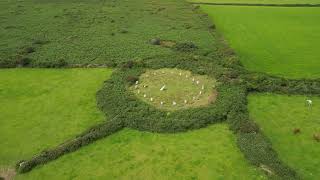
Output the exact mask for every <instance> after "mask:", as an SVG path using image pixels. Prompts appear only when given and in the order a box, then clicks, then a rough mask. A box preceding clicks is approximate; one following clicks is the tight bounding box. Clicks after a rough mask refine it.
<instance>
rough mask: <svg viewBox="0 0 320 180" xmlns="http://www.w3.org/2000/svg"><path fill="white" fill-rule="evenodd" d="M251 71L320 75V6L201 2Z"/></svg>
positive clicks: (273, 73) (292, 75)
mask: <svg viewBox="0 0 320 180" xmlns="http://www.w3.org/2000/svg"><path fill="white" fill-rule="evenodd" d="M201 8H202V9H203V11H204V12H206V13H208V14H209V16H210V17H211V18H212V20H213V22H214V23H215V24H216V26H217V29H218V31H219V32H220V33H222V34H223V36H224V37H225V38H226V40H227V42H228V43H229V44H230V46H231V47H232V48H233V49H234V50H235V52H236V53H237V55H238V57H239V58H240V61H241V63H242V64H243V65H244V66H245V67H246V68H247V69H248V70H251V71H259V72H265V73H268V74H272V75H277V76H282V77H286V78H291V79H301V78H319V77H320V71H319V69H320V61H319V58H320V52H319V51H318V45H319V43H318V42H319V39H320V34H319V33H317V32H318V31H320V24H319V23H317V22H318V20H319V19H320V11H319V8H300V7H299V8H296V7H294V8H293V7H290V8H286V7H243V6H241V7H240V6H211V5H201Z"/></svg>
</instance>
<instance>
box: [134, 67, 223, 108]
mask: <svg viewBox="0 0 320 180" xmlns="http://www.w3.org/2000/svg"><path fill="white" fill-rule="evenodd" d="M197 82H198V84H197ZM216 84H217V82H216V80H215V79H211V78H209V77H208V76H204V75H202V76H201V75H197V74H191V72H190V71H186V70H179V69H168V68H163V69H157V70H148V71H146V72H145V73H143V74H142V75H141V76H140V77H139V83H138V84H137V85H136V84H135V85H132V86H131V87H130V89H131V90H132V91H133V92H134V93H135V95H136V96H137V97H138V98H139V99H141V100H142V101H144V102H146V103H148V104H151V105H153V106H155V107H157V108H159V109H165V110H178V109H186V108H191V107H199V106H205V105H208V104H209V103H213V102H214V101H215V99H216V95H217V92H216V91H215V88H214V87H215V86H216ZM163 86H165V89H163V90H162V91H161V90H160V89H161V88H162V87H163ZM202 88H203V89H202ZM200 92H201V94H200ZM145 95H146V97H144V96H145ZM151 98H152V99H151ZM185 101H186V102H185ZM161 102H163V104H162V105H161ZM173 102H176V105H173Z"/></svg>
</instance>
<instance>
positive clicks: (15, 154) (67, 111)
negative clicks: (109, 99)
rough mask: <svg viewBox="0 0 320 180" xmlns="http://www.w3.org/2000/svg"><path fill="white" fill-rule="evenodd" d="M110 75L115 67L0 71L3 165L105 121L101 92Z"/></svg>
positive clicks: (1, 154)
mask: <svg viewBox="0 0 320 180" xmlns="http://www.w3.org/2000/svg"><path fill="white" fill-rule="evenodd" d="M110 74H111V70H109V69H51V70H49V69H2V70H0V99H1V101H0V112H1V113H0V124H1V126H0V134H1V135H0V142H1V148H0V167H4V166H10V167H12V166H14V165H15V163H16V162H17V161H19V160H21V159H25V158H29V157H31V156H33V155H34V154H36V153H39V152H40V151H42V150H43V149H46V148H49V147H52V146H55V145H57V144H60V143H62V142H63V141H65V140H66V139H70V138H73V137H74V136H75V135H77V134H79V133H81V132H82V131H84V130H86V129H87V128H88V127H90V126H93V125H95V124H97V123H99V122H101V121H103V120H104V115H103V114H102V113H101V112H100V111H99V110H98V108H97V106H96V98H95V96H96V91H97V90H99V88H100V87H101V85H102V83H103V81H104V80H106V79H108V77H109V76H110Z"/></svg>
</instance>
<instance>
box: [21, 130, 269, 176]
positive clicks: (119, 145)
mask: <svg viewBox="0 0 320 180" xmlns="http://www.w3.org/2000/svg"><path fill="white" fill-rule="evenodd" d="M239 176H240V177H241V178H242V179H265V176H264V175H263V174H262V173H261V171H259V170H257V169H256V168H254V167H252V166H251V165H249V164H248V162H247V161H246V160H245V159H244V156H243V154H242V153H241V152H240V151H239V149H238V148H237V145H236V143H235V136H234V135H233V134H232V132H231V131H229V130H228V126H227V125H226V124H219V125H213V126H210V127H208V128H204V129H200V130H195V131H190V132H187V133H179V134H155V133H148V132H139V131H135V130H130V129H124V130H122V131H120V132H118V133H116V134H114V135H112V136H110V137H108V138H105V139H103V140H100V141H97V142H95V143H94V144H91V145H89V146H86V147H84V148H82V149H80V150H79V151H77V152H75V153H72V154H68V155H66V156H63V157H61V158H60V159H58V160H56V161H53V162H51V163H49V164H47V165H45V166H42V167H38V168H36V169H34V170H33V171H31V172H30V173H27V174H22V175H19V176H18V178H17V179H159V180H160V179H197V178H198V179H237V178H238V177H239Z"/></svg>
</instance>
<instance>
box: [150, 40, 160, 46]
mask: <svg viewBox="0 0 320 180" xmlns="http://www.w3.org/2000/svg"><path fill="white" fill-rule="evenodd" d="M160 43H161V41H160V39H159V38H154V39H151V40H150V44H152V45H160Z"/></svg>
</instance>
